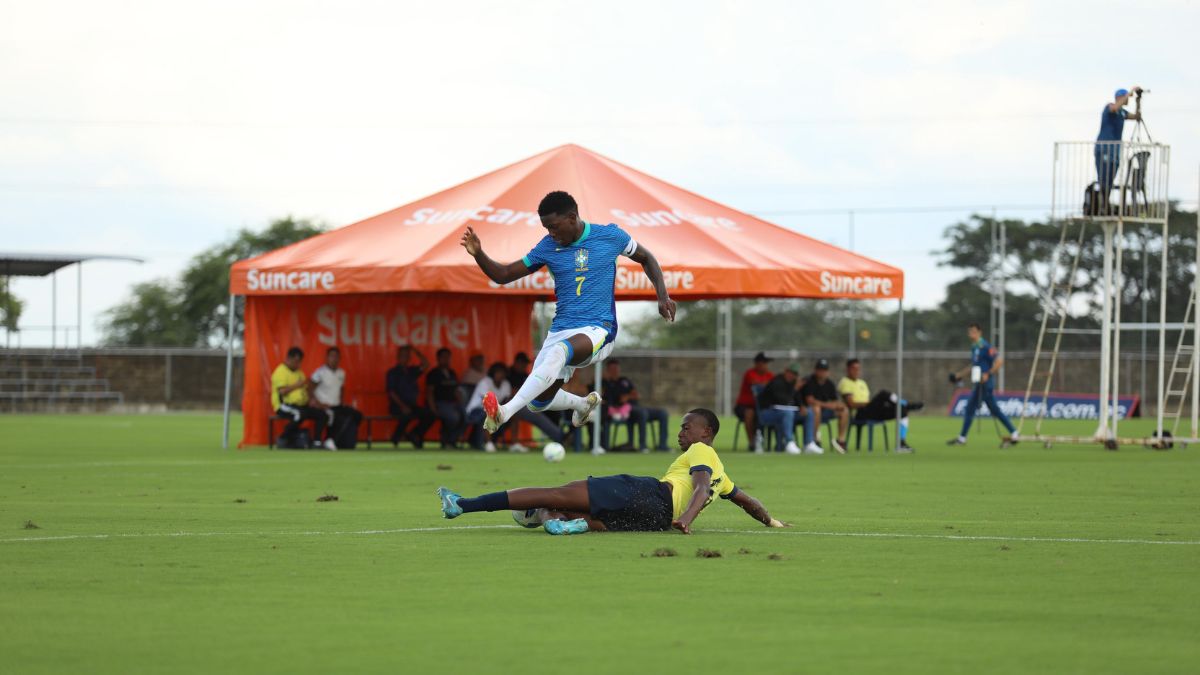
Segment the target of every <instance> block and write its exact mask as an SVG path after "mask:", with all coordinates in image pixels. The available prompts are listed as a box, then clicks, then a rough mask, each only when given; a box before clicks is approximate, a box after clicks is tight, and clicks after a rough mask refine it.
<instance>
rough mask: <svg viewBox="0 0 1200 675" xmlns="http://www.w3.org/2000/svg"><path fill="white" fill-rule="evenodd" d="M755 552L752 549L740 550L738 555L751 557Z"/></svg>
mask: <svg viewBox="0 0 1200 675" xmlns="http://www.w3.org/2000/svg"><path fill="white" fill-rule="evenodd" d="M753 552H754V551H751V550H750V549H748V548H739V549H738V555H750V554H751V553H753Z"/></svg>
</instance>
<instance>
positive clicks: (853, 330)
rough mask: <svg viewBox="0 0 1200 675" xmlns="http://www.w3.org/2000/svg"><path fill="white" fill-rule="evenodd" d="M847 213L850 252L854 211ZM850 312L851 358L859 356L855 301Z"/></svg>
mask: <svg viewBox="0 0 1200 675" xmlns="http://www.w3.org/2000/svg"><path fill="white" fill-rule="evenodd" d="M847 215H849V217H850V236H849V240H850V247H849V248H850V252H851V253H853V252H854V211H850V212H849V213H848V214H847ZM848 310H849V312H848V313H849V314H850V335H849V338H850V339H849V340H848V341H847V345H846V351H847V352H849V354H850V358H855V357H857V356H858V327H857V326H856V325H855V315H854V303H853V302H851V303H850V304H849V306H848Z"/></svg>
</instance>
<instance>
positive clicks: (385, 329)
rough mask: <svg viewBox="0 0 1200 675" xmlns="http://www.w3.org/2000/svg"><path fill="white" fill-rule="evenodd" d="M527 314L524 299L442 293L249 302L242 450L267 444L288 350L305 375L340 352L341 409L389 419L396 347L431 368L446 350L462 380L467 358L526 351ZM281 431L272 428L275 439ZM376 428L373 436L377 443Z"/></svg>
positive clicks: (504, 357)
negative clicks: (274, 380) (276, 384)
mask: <svg viewBox="0 0 1200 675" xmlns="http://www.w3.org/2000/svg"><path fill="white" fill-rule="evenodd" d="M532 311H533V301H532V300H531V299H529V298H488V299H486V300H483V299H482V298H479V297H474V298H472V297H470V296H462V295H452V294H441V293H371V294H348V295H334V296H312V295H298V296H249V297H247V298H246V337H245V344H246V362H245V380H244V382H245V390H244V393H243V398H242V411H243V419H244V425H245V426H244V431H243V435H242V445H243V446H246V445H266V443H267V441H268V438H269V436H268V430H267V418H268V417H269V416H270V415H271V414H272V413H273V412H274V411H272V410H271V402H270V401H271V394H270V379H271V372H272V371H273V370H274V369H275V367H276V366H278V365H279V364H280V363H282V362H283V358H284V355H285V354H286V353H287V350H288V348H290V347H292V346H297V347H300V348H301V349H303V350H304V361H303V362H302V364H301V366H300V367H301V369H302V370H303V371H304V372H305V373H306V374H311V373H312V372H313V371H314V370H316V369H317V368H318V367H319V366H320V365H321V364H322V363H324V359H325V353H326V351H327V349H328V348H329V347H333V346H336V347H338V348H339V350H340V351H341V353H342V363H341V367H342V368H344V369H345V370H346V386H345V389H344V390H343V392H342V401H343V403H344V404H346V405H352V406H354V407H356V408H358V409H359V410H361V411H362V412H363V414H364V415H387V414H388V401H387V394H386V391H385V386H384V383H385V378H386V374H387V370H388V369H389V368H391V367H392V366H393V365H395V361H396V347H398V346H400V345H405V344H408V345H412V346H413V347H415V348H416V349H418V350H420V351H422V352H423V353H424V354H425V355H426V356H427V357H428V358H429V360H430V362H433V361H434V359H435V352H436V351H437V350H438V349H440V348H442V347H446V348H448V349H450V350H451V365H452V367H453V368H454V369H455V370H456V371H457V372H458V374H459V375H460V376H461V375H462V373H463V371H464V370H465V369H466V366H467V359H468V358H469V357H470V355H471V354H483V355H484V360H485V362H486V363H491V362H493V361H503V362H505V363H511V362H512V358H513V355H514V354H516V352H518V351H525V352H531V351H532V344H531V340H532V333H531V327H530V321H531V314H532ZM281 428H282V426H281V425H280V424H278V423H277V425H276V428H275V433H279V431H280V430H281ZM382 429H384V427H382V426H381V427H380V429H377V430H375V435H376V437H377V438H378V437H380V436H381V430H382ZM390 429H391V427H390V426H387V427H386V430H387V431H388V432H390ZM359 433H360V436H362V435H363V434H364V433H365V426H364V427H363V428H360V430H359Z"/></svg>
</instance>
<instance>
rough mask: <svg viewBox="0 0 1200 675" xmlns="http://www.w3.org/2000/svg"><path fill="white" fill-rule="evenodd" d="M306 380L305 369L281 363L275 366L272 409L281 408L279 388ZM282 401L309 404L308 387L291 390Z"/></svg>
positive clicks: (272, 375) (272, 382)
mask: <svg viewBox="0 0 1200 675" xmlns="http://www.w3.org/2000/svg"><path fill="white" fill-rule="evenodd" d="M303 381H304V371H303V370H292V369H291V368H288V367H287V366H285V365H284V364H282V363H281V364H279V365H278V366H276V367H275V372H273V373H271V409H272V410H279V406H280V403H281V402H280V400H279V388H280V387H286V386H289V385H293V384H296V383H298V382H303ZM282 403H286V404H288V405H307V404H308V389H306V388H305V387H300V388H299V389H293V390H291V391H289V392H288V393H287V394H286V395H285V396H284V397H283V401H282Z"/></svg>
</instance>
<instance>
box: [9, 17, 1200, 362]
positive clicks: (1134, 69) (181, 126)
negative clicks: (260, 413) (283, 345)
mask: <svg viewBox="0 0 1200 675" xmlns="http://www.w3.org/2000/svg"><path fill="white" fill-rule="evenodd" d="M1198 26H1200V4H1198V3H1196V2H1146V1H1141V2H1124V3H1121V2H1116V3H1105V2H1095V1H1092V2H1071V3H1056V2H1004V1H995V0H993V1H989V2H964V1H962V0H953V1H947V2H925V3H917V4H905V3H894V2H862V3H857V2H844V3H801V2H749V1H742V2H699V1H697V0H689V1H687V2H648V1H646V0H642V1H640V2H612V1H609V2H591V3H581V2H506V3H500V2H470V3H467V2H448V1H440V2H428V1H426V2H413V3H406V2H396V1H390V2H346V1H341V0H340V1H338V2H301V1H297V0H288V1H286V2H254V1H249V0H242V1H239V2H212V1H208V2H200V3H197V2H188V3H182V2H172V1H169V0H156V1H153V2H120V3H105V2H53V1H44V0H43V1H39V2H28V1H25V2H17V1H16V0H0V232H3V235H4V238H3V239H4V241H3V243H2V244H0V250H14V251H45V252H50V251H54V252H62V251H68V252H83V253H118V254H129V255H138V256H143V257H145V258H147V259H148V262H147V263H146V264H144V265H130V264H121V263H110V262H96V263H91V264H88V265H87V266H85V268H84V280H85V289H84V302H85V305H86V309H85V313H84V341H85V342H91V341H92V340H94V339H95V337H96V331H95V322H96V318H97V316H98V314H99V313H100V311H102V310H103V309H105V308H108V307H110V306H112V305H113V304H115V303H117V302H119V301H120V300H121V299H122V298H123V297H125V296H126V294H127V292H128V289H129V286H130V285H131V284H133V283H135V282H138V281H142V280H147V279H153V278H158V277H165V276H171V275H173V274H175V273H176V272H178V271H179V270H180V269H181V268H182V266H183V265H184V264H185V263H186V261H187V260H188V258H189V257H190V256H192V255H193V254H195V253H196V252H198V251H199V250H201V249H203V248H204V247H206V246H209V245H212V244H214V243H216V242H219V241H221V240H222V239H225V238H226V237H228V236H229V235H230V234H231V233H232V232H233V231H235V230H236V229H237V228H240V227H261V226H262V225H264V224H265V223H266V222H268V221H269V220H270V219H271V218H273V217H278V216H283V215H286V214H294V215H296V216H303V217H312V218H317V219H321V220H324V221H326V222H328V223H329V224H330V225H333V226H340V225H345V224H349V223H351V222H354V221H356V220H359V219H361V218H364V217H366V216H370V215H372V214H375V213H378V212H380V211H384V210H387V209H390V208H393V207H395V206H399V205H400V204H403V203H406V202H409V201H412V200H414V199H416V198H419V197H422V196H424V195H427V194H429V193H431V192H434V191H437V190H440V189H443V188H446V187H449V186H451V185H454V184H457V183H459V182H462V181H464V180H466V179H468V178H471V177H473V176H476V175H478V174H481V173H484V172H486V171H489V170H491V169H494V168H497V167H499V166H501V165H503V164H507V163H510V162H512V161H515V160H517V159H520V158H523V157H526V156H529V155H532V154H535V153H537V152H540V151H542V150H545V149H547V148H550V147H553V146H556V145H559V144H562V143H568V142H573V143H578V144H580V145H583V146H585V147H588V148H591V149H593V150H596V151H598V152H600V153H603V154H605V155H608V156H610V157H613V158H615V159H617V160H619V161H622V162H624V163H626V164H629V165H631V166H633V167H635V168H637V169H640V170H643V171H646V172H648V173H650V174H652V175H655V176H658V177H660V178H662V179H664V180H667V181H670V182H673V183H675V184H678V185H681V186H683V187H686V188H688V189H691V190H693V191H696V192H699V193H701V194H704V195H706V196H708V197H710V198H713V199H715V200H717V201H720V202H723V203H726V204H728V205H730V206H733V207H735V208H738V209H741V210H744V211H749V212H751V213H754V214H756V215H760V216H763V217H765V218H767V219H768V220H772V221H774V222H777V223H779V224H781V225H785V226H788V227H793V228H795V229H797V230H799V231H801V232H804V233H806V234H810V235H812V236H816V237H818V238H821V239H824V240H827V241H830V242H833V243H835V244H838V245H842V246H845V245H848V244H849V243H850V242H849V241H848V236H849V235H848V228H847V221H848V218H847V216H846V214H845V210H847V209H850V208H857V209H891V208H893V207H927V206H939V207H940V206H947V207H963V208H960V209H957V210H954V209H951V210H946V211H939V212H925V213H911V212H896V211H890V212H878V211H876V212H870V211H867V212H863V211H860V212H859V213H857V214H856V216H855V231H856V236H855V242H854V244H855V248H856V250H858V251H860V252H862V253H865V254H866V255H869V256H872V257H875V258H878V259H880V260H883V261H885V262H888V263H891V264H894V265H897V266H900V267H901V268H903V269H904V270H905V272H906V282H907V287H908V294H909V299H908V302H910V303H912V304H915V305H918V306H930V305H934V304H936V303H937V302H938V301H939V300H940V299H941V296H942V288H943V286H944V285H945V284H946V283H947V282H948V281H950V280H951V279H953V278H954V277H953V274H952V273H951V272H949V271H946V270H940V269H938V268H936V267H934V265H933V262H932V259H931V257H930V255H929V252H930V251H932V250H934V249H936V248H939V247H940V246H941V232H942V230H943V229H944V228H945V227H946V226H947V225H949V224H951V223H953V222H955V221H956V220H957V219H959V218H962V217H964V216H966V215H967V214H968V213H969V210H968V209H967V208H966V207H971V206H986V205H991V204H995V205H997V206H998V207H999V213H1000V214H1001V215H1008V216H1014V217H1024V218H1034V217H1040V216H1042V215H1043V214H1044V213H1045V212H1046V211H1048V209H1049V201H1050V173H1051V152H1052V147H1053V142H1054V141H1056V140H1087V139H1092V138H1094V137H1095V134H1096V130H1097V127H1098V123H1099V116H1100V110H1101V108H1102V107H1103V105H1104V104H1105V102H1106V101H1108V100H1110V98H1111V96H1112V91H1113V90H1114V89H1115V88H1117V87H1119V86H1129V85H1132V84H1140V85H1142V86H1145V87H1147V88H1149V89H1150V90H1151V93H1150V94H1149V95H1147V97H1146V107H1147V110H1146V113H1147V119H1148V122H1149V127H1150V131H1151V132H1152V133H1153V134H1154V138H1155V140H1159V141H1162V142H1166V143H1170V144H1171V145H1172V156H1171V158H1172V166H1171V194H1172V196H1173V197H1176V198H1179V199H1182V200H1184V201H1185V202H1186V203H1187V205H1188V206H1189V207H1194V204H1195V200H1196V198H1197V190H1198V187H1197V183H1198V180H1200V176H1198V165H1200V138H1198V133H1197V132H1200V68H1198V67H1197V66H1198V64H1200V47H1198V45H1200V39H1198V35H1200V34H1198V33H1197V27H1198ZM834 211H841V213H834ZM13 288H14V290H15V291H16V292H17V293H18V294H19V295H20V296H21V297H23V298H24V299H25V300H26V301H27V311H26V314H25V316H24V319H23V323H25V324H27V325H48V324H49V323H50V283H49V281H47V280H44V279H43V280H29V279H23V280H17V281H15V282H14V284H13ZM74 289H75V278H74V274H73V272H72V273H69V274H68V275H67V276H66V277H65V278H63V279H61V280H60V283H59V291H60V296H59V297H60V299H59V321H60V323H74V303H75V290H74ZM29 341H31V342H32V341H34V335H33V333H30V336H29Z"/></svg>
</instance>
